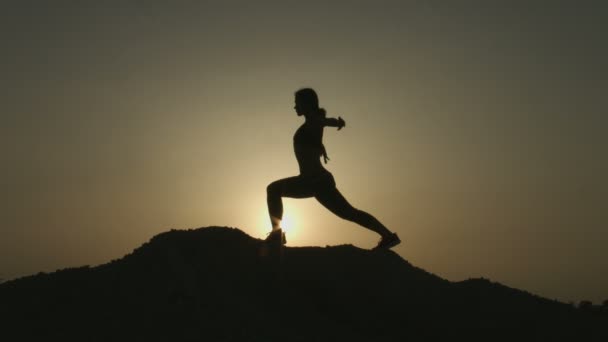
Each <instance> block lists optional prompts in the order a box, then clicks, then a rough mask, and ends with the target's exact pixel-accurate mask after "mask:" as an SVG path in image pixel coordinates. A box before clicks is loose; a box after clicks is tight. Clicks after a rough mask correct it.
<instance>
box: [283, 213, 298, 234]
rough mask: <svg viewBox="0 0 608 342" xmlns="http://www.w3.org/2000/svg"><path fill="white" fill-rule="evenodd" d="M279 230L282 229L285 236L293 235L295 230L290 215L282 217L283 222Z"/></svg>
mask: <svg viewBox="0 0 608 342" xmlns="http://www.w3.org/2000/svg"><path fill="white" fill-rule="evenodd" d="M281 228H283V230H284V231H285V233H286V234H289V233H293V231H294V230H295V229H294V228H295V222H294V220H293V219H292V217H291V215H289V214H285V215H284V216H283V220H282V221H281Z"/></svg>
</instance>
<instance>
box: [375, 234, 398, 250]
mask: <svg viewBox="0 0 608 342" xmlns="http://www.w3.org/2000/svg"><path fill="white" fill-rule="evenodd" d="M400 243H401V239H399V236H397V233H390V234H389V235H387V236H384V237H382V239H380V242H378V245H377V246H376V247H374V248H373V249H372V250H373V251H377V250H381V249H389V248H393V247H395V246H397V245H398V244H400Z"/></svg>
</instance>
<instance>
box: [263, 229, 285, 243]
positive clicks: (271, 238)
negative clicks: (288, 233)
mask: <svg viewBox="0 0 608 342" xmlns="http://www.w3.org/2000/svg"><path fill="white" fill-rule="evenodd" d="M264 241H266V242H268V243H273V242H276V243H278V242H279V241H281V244H282V245H284V244H286V243H287V238H285V233H283V229H276V230H273V231H271V232H270V233H268V236H267V237H266V240H264Z"/></svg>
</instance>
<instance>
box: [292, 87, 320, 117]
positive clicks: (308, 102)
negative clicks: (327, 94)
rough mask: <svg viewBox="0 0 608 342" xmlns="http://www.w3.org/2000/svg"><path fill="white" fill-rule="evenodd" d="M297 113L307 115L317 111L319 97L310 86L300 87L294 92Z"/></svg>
mask: <svg viewBox="0 0 608 342" xmlns="http://www.w3.org/2000/svg"><path fill="white" fill-rule="evenodd" d="M295 96H296V106H295V107H294V109H295V110H296V113H298V115H307V114H311V113H316V112H318V111H319V97H318V96H317V93H316V92H315V91H314V90H313V89H312V88H302V89H300V90H298V91H296V93H295Z"/></svg>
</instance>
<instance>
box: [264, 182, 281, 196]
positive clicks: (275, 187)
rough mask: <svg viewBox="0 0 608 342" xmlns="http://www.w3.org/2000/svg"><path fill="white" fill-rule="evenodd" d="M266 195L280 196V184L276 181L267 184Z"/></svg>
mask: <svg viewBox="0 0 608 342" xmlns="http://www.w3.org/2000/svg"><path fill="white" fill-rule="evenodd" d="M266 194H267V195H268V196H280V195H281V184H280V183H279V182H278V181H277V182H272V183H270V184H268V186H267V187H266Z"/></svg>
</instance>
